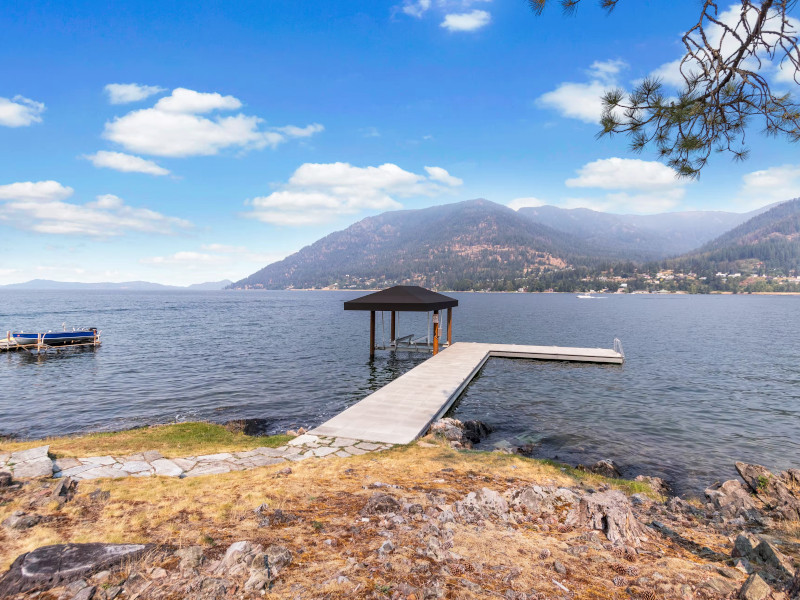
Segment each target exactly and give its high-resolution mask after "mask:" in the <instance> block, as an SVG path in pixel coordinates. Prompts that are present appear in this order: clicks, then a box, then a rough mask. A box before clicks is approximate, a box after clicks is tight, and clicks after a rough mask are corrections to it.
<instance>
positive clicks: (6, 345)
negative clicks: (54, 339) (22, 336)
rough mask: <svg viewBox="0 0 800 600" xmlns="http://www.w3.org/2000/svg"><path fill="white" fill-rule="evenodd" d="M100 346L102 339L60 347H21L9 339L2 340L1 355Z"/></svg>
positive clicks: (40, 345) (0, 344)
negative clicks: (22, 351) (26, 351)
mask: <svg viewBox="0 0 800 600" xmlns="http://www.w3.org/2000/svg"><path fill="white" fill-rule="evenodd" d="M99 345H100V338H99V336H98V338H97V340H96V341H94V342H87V343H84V344H62V345H58V346H50V345H48V344H24V345H20V344H17V343H16V342H14V341H13V340H8V339H7V338H0V353H3V352H19V351H21V350H28V351H29V352H37V353H38V352H45V351H47V350H64V349H65V348H85V347H87V346H93V347H97V346H99Z"/></svg>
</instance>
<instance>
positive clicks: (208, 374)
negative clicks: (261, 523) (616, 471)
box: [0, 291, 800, 492]
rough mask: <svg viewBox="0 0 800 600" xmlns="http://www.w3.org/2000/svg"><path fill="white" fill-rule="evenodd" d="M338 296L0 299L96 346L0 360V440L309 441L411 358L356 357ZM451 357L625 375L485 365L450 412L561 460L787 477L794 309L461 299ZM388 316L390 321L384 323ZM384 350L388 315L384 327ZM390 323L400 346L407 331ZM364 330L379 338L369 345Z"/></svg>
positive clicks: (791, 461)
mask: <svg viewBox="0 0 800 600" xmlns="http://www.w3.org/2000/svg"><path fill="white" fill-rule="evenodd" d="M358 295H360V294H359V293H353V292H146V293H143V292H120V291H114V292H101V291H92V292H44V291H41V292H30V291H26V292H23V291H3V292H0V327H2V333H5V330H6V329H12V330H25V331H29V330H30V331H35V330H40V329H53V330H57V329H60V325H61V323H62V322H66V323H67V325H68V326H69V327H70V328H71V327H72V326H77V327H84V326H94V327H98V328H99V329H101V330H102V340H103V345H102V346H101V347H100V348H98V349H96V350H94V349H89V350H78V349H73V350H69V351H62V352H59V353H58V354H55V355H45V356H32V355H29V354H27V353H7V354H4V355H0V433H5V434H15V435H18V436H22V437H41V436H47V435H58V434H70V433H79V432H86V431H97V430H113V429H121V428H126V427H131V426H134V425H139V424H146V423H156V422H169V421H175V420H190V419H209V420H212V421H227V420H230V419H235V418H242V417H258V418H264V419H267V420H268V422H269V424H270V425H269V428H270V431H271V432H279V431H284V430H286V429H288V428H295V427H299V426H305V427H309V426H314V425H317V424H319V423H321V422H323V421H325V420H326V419H327V418H329V417H331V416H333V415H334V414H336V413H338V412H339V411H341V410H343V409H344V408H346V407H347V406H350V405H352V404H353V403H355V402H357V401H358V400H360V399H361V398H363V397H364V396H366V395H367V394H369V393H370V392H372V391H374V390H376V389H378V388H380V387H382V386H383V385H385V384H386V383H388V382H389V381H391V380H392V379H393V378H395V377H397V376H398V375H400V374H402V373H404V372H406V371H407V370H409V369H410V368H412V367H413V366H415V365H416V364H419V362H421V361H422V360H424V359H425V358H426V356H425V355H422V354H407V353H398V354H397V355H396V356H395V355H390V354H388V353H379V354H378V357H377V358H376V360H375V361H373V362H370V361H369V357H368V347H367V346H368V334H369V331H368V327H369V326H368V315H367V313H361V312H349V311H348V312H344V311H343V310H342V302H343V301H344V300H347V299H350V298H353V297H356V296H358ZM452 295H453V296H455V297H457V298H458V299H459V303H460V304H459V307H458V308H456V309H455V310H454V313H455V314H454V328H453V331H454V341H459V340H464V341H476V342H482V341H485V342H504V343H505V342H507V343H523V344H543V345H550V344H553V345H561V346H590V347H592V346H598V347H611V345H612V341H613V338H614V337H619V338H620V339H621V340H622V342H623V344H624V347H625V352H626V356H627V360H626V363H625V365H624V366H621V367H620V366H599V365H580V364H569V363H547V362H533V361H524V360H503V359H493V360H491V361H490V362H489V363H488V364H487V366H486V367H485V368H484V369H483V371H482V372H481V374H480V376H479V377H478V378H477V379H476V380H475V382H474V383H473V384H472V385H471V386H470V387H469V388H468V390H467V392H466V393H465V394H464V396H463V397H462V398H461V400H460V402H459V403H458V405H457V406H456V408H455V410H454V411H453V414H454V416H456V417H457V418H461V419H468V418H478V419H481V420H483V421H485V422H487V423H489V424H490V425H492V426H494V427H495V428H496V429H495V431H494V433H493V434H492V435H491V437H490V438H489V439H488V440H486V441H485V442H484V443H483V444H482V447H485V448H491V447H493V446H494V445H497V444H503V443H505V442H509V443H511V444H514V445H517V444H524V443H532V444H535V451H534V456H539V457H547V458H556V457H557V458H558V459H560V460H563V461H565V462H568V463H571V464H577V463H579V462H582V463H585V464H591V463H593V462H594V461H596V460H599V459H601V458H611V459H613V460H615V461H616V462H618V463H619V464H620V465H621V466H622V468H623V472H624V474H625V475H626V476H635V475H636V474H639V473H644V474H650V475H659V476H662V477H664V478H666V479H667V480H669V481H670V482H671V483H672V484H673V485H674V486H675V488H676V489H677V490H678V491H682V492H696V491H698V490H702V489H703V487H705V486H706V485H708V484H710V483H712V482H713V481H714V480H716V479H722V478H728V477H732V476H734V475H735V471H734V470H733V462H734V461H736V460H744V461H753V462H759V463H761V464H764V465H766V466H768V467H770V468H772V469H785V468H789V467H797V466H800V362H799V361H798V358H800V356H799V355H800V297H765V296H657V295H647V296H644V295H638V296H612V297H608V298H606V299H603V300H578V299H577V298H575V296H574V295H561V294H459V293H453V294H452ZM387 316H388V315H387ZM385 325H386V333H385V335H387V336H388V319H387V322H386V324H385ZM426 327H427V322H426V320H425V317H424V315H408V314H403V315H401V317H400V333H401V334H405V333H417V334H422V333H424V331H425V329H426ZM382 335H384V334H382V328H381V322H380V319H379V321H378V338H379V340H380V338H381V337H382Z"/></svg>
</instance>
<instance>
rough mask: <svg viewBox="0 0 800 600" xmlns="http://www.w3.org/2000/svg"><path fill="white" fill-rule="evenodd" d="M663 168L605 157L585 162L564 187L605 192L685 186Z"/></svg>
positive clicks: (646, 161) (682, 181)
mask: <svg viewBox="0 0 800 600" xmlns="http://www.w3.org/2000/svg"><path fill="white" fill-rule="evenodd" d="M687 183H688V180H686V179H679V178H677V177H676V176H675V171H673V170H672V169H670V168H669V167H667V166H666V165H664V164H662V163H660V162H656V161H649V160H639V159H636V158H605V159H601V160H596V161H594V162H590V163H587V164H585V165H583V166H582V167H581V168H580V169H578V176H577V177H575V178H573V179H567V181H566V182H565V184H566V186H567V187H589V188H601V189H605V190H627V189H637V190H650V189H663V188H670V187H680V186H683V185H686V184H687Z"/></svg>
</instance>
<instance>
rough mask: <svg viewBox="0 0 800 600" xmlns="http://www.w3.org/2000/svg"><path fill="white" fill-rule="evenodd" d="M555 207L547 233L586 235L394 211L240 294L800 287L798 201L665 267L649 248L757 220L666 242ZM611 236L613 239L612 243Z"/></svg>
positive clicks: (513, 221) (498, 219) (528, 222)
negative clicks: (398, 288) (405, 288)
mask: <svg viewBox="0 0 800 600" xmlns="http://www.w3.org/2000/svg"><path fill="white" fill-rule="evenodd" d="M545 208H546V209H548V210H545V211H544V212H545V213H547V215H548V219H549V222H551V223H553V224H554V225H558V226H560V227H565V228H567V224H565V222H564V220H563V219H564V218H567V219H571V220H572V222H573V225H570V226H569V228H571V230H572V231H573V232H577V233H579V234H580V236H579V235H577V234H575V233H568V232H566V231H559V230H558V229H555V228H553V227H548V226H546V225H543V224H542V223H538V222H535V221H533V220H532V219H531V218H530V213H527V215H526V213H525V212H523V211H518V212H515V211H513V210H511V209H509V208H508V207H506V206H502V205H499V204H495V203H493V202H489V201H488V200H470V201H467V202H459V203H456V204H448V205H443V206H435V207H432V208H426V209H421V210H403V211H395V212H387V213H384V214H381V215H378V216H375V217H369V218H366V219H363V220H361V221H359V222H358V223H355V224H353V225H351V226H350V227H348V228H347V229H345V230H343V231H337V232H335V233H332V234H330V235H328V236H327V237H325V238H322V239H321V240H319V241H317V242H315V243H314V244H311V245H310V246H307V247H305V248H303V249H302V250H300V251H299V252H297V253H296V254H293V255H292V256H289V257H288V258H286V259H284V260H282V261H280V262H277V263H274V264H271V265H268V266H267V267H265V268H263V269H261V270H260V271H258V272H257V273H254V274H253V275H251V276H250V277H247V278H246V279H243V280H241V281H239V282H237V283H235V284H232V285H231V287H232V288H256V289H284V288H322V287H325V288H328V287H333V288H381V287H387V286H390V285H395V284H417V285H422V286H425V287H430V288H434V289H440V290H517V289H523V290H528V291H545V290H554V291H561V292H570V291H581V290H587V289H608V290H610V291H615V290H617V289H622V290H627V291H635V290H640V291H647V290H649V291H658V290H667V291H678V290H682V291H688V292H711V291H792V290H794V288H795V287H797V286H798V283H797V280H796V279H795V278H796V276H797V274H798V272H800V199H797V200H792V201H789V202H786V203H783V204H779V205H776V206H773V207H772V208H769V207H767V208H768V209H769V210H766V209H764V210H766V212H762V211H755V216H753V217H752V218H750V219H749V220H747V221H746V222H745V223H740V224H738V226H736V227H734V228H733V229H731V230H730V231H729V232H727V233H724V234H723V235H721V236H718V237H717V238H716V239H714V240H712V241H706V243H705V245H703V246H701V247H700V248H699V249H697V250H694V251H692V252H691V253H687V254H684V255H681V256H679V257H677V258H670V259H664V258H661V257H659V259H657V260H644V259H643V258H642V254H644V252H643V251H642V249H643V248H644V245H647V244H650V245H653V246H655V244H656V241H657V240H659V239H661V240H662V242H663V244H662V246H661V250H659V251H658V252H663V251H664V250H663V248H665V247H673V248H674V247H679V246H680V245H681V244H686V243H687V242H686V240H687V239H690V238H691V239H700V238H702V237H703V235H705V234H702V233H701V228H700V225H699V224H698V223H701V222H705V223H706V224H707V225H708V227H709V228H710V230H711V231H715V230H716V229H718V228H719V227H721V226H722V223H724V222H734V221H738V220H740V219H742V218H743V217H744V216H747V215H740V214H737V213H724V212H706V213H700V214H699V215H698V214H694V213H666V214H663V215H653V217H654V219H656V220H657V219H661V220H663V222H664V226H663V227H662V228H661V230H660V231H657V227H656V223H655V222H654V221H648V220H647V219H645V220H643V221H639V220H638V219H634V218H633V217H631V218H630V220H628V218H629V217H628V216H620V215H608V214H604V213H597V212H594V211H585V212H574V211H563V212H562V213H558V212H557V211H558V210H560V209H556V210H555V211H553V210H549V209H550V208H552V207H545ZM537 210H540V209H537ZM750 214H751V215H752V214H754V213H750ZM559 219H560V220H559ZM592 219H596V221H594V222H593V221H592ZM575 223H577V224H578V225H575ZM643 224H644V225H643ZM645 225H646V227H645ZM604 227H608V228H609V229H608V231H607V232H606V233H605V234H604V233H603V232H604ZM669 232H672V233H669ZM626 235H628V237H627V238H626V237H625V236H626ZM670 235H671V236H673V237H678V238H680V240H679V241H677V242H676V241H674V240H671V238H670ZM581 236H582V237H581ZM626 240H627V246H626ZM670 244H672V246H670ZM626 248H628V249H627V250H626Z"/></svg>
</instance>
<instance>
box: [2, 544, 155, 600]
mask: <svg viewBox="0 0 800 600" xmlns="http://www.w3.org/2000/svg"><path fill="white" fill-rule="evenodd" d="M152 547H153V546H152V545H148V544H99V543H92V544H56V545H54V546H43V547H41V548H37V549H36V550H33V551H31V552H26V553H25V554H21V555H19V556H18V557H17V558H16V559H15V560H14V562H13V563H12V564H11V567H10V568H9V570H8V571H7V572H6V573H5V574H4V575H3V576H2V578H0V597H2V598H4V597H6V596H12V595H14V594H21V593H24V592H28V591H30V590H33V589H38V588H43V589H49V588H52V587H55V586H57V585H65V584H68V583H71V582H73V581H77V580H78V579H83V578H84V577H87V576H89V575H91V574H93V573H97V572H99V571H104V570H107V569H111V568H113V567H115V566H117V565H119V564H121V563H122V562H124V561H130V560H134V559H136V558H138V557H139V556H141V555H142V554H144V553H145V552H146V551H148V550H149V549H151V548H152Z"/></svg>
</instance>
